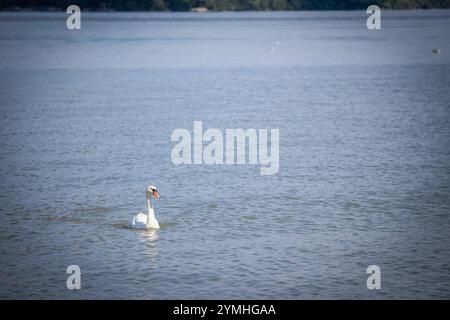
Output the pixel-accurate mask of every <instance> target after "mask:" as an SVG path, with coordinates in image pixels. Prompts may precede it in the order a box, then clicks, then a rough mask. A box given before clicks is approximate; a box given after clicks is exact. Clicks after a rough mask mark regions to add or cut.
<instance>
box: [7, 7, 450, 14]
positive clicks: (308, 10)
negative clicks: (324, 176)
mask: <svg viewBox="0 0 450 320" xmlns="http://www.w3.org/2000/svg"><path fill="white" fill-rule="evenodd" d="M381 9H382V10H389V11H430V10H450V8H439V7H436V8H403V9H399V8H383V7H381ZM81 10H82V11H84V12H117V13H119V12H160V13H187V12H189V13H192V14H207V13H218V12H326V11H361V10H366V9H365V8H364V9H359V8H356V9H302V10H296V9H285V10H208V11H207V12H196V11H192V10H185V11H180V10H114V9H92V8H87V9H83V8H82V7H81ZM65 11H66V9H61V8H46V9H41V8H39V9H36V8H20V9H14V8H8V9H0V12H65Z"/></svg>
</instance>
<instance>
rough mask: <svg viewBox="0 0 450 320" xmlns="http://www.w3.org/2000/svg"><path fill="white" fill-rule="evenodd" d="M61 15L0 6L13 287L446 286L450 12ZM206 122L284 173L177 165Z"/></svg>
mask: <svg viewBox="0 0 450 320" xmlns="http://www.w3.org/2000/svg"><path fill="white" fill-rule="evenodd" d="M66 17H67V15H66V14H65V13H0V75H1V76H0V112H1V117H0V146H1V147H0V150H1V151H0V182H1V183H0V298H8V299H11V298H25V299H30V298H32V299H35V298H50V299H61V298H69V299H82V298H90V299H92V298H117V299H124V298H131V299H164V298H183V299H189V298H192V299H196V298H202V299H209V298H218V299H228V298H238V299H241V298H248V299H257V298H261V299H265V298H268V299H282V298H283V299H304V298H306V299H309V298H333V299H335V298H337V299H340V298H363V299H382V298H383V299H385V298H449V297H450V272H449V271H450V244H449V234H450V232H449V231H450V215H449V213H450V189H449V185H450V144H449V142H450V141H449V139H450V125H449V124H450V93H449V88H450V11H439V10H430V11H383V12H382V29H381V30H372V31H371V30H368V29H367V28H366V18H367V14H366V13H365V12H364V11H361V12H358V11H354V12H262V13H256V12H244V13H207V14H194V13H84V12H82V16H81V19H82V20H81V21H82V22H81V30H71V31H70V30H67V29H66V26H65V24H66V21H65V20H66ZM433 49H440V53H433V52H432V50H433ZM194 121H202V122H203V127H204V129H207V128H218V129H220V130H222V132H225V130H226V129H227V128H255V129H260V128H266V129H271V128H278V129H279V130H280V144H279V147H280V158H279V172H278V174H277V175H272V176H270V175H269V176H263V175H260V173H259V170H260V166H259V165H180V166H176V165H174V164H173V162H172V160H171V151H172V148H173V147H174V145H175V143H174V142H172V141H171V139H170V137H171V133H172V132H173V130H175V129H177V128H186V129H187V130H189V131H190V132H193V124H194ZM149 184H154V185H156V186H157V187H158V189H159V193H160V196H161V199H160V200H159V201H158V202H156V203H155V210H156V216H157V218H158V220H159V222H160V224H161V229H160V230H157V231H155V230H149V231H140V230H133V229H130V228H129V223H130V221H131V219H132V217H133V215H135V214H136V213H137V212H138V211H141V210H142V211H145V210H146V202H145V188H146V187H147V185H149ZM69 265H78V266H79V267H80V269H81V287H82V288H81V290H68V289H67V287H66V279H67V277H68V276H69V275H68V274H66V268H67V267H68V266H69ZM369 265H378V266H379V267H380V269H381V289H380V290H368V289H367V286H366V280H367V277H368V274H366V268H367V267H368V266H369Z"/></svg>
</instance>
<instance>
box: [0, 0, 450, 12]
mask: <svg viewBox="0 0 450 320" xmlns="http://www.w3.org/2000/svg"><path fill="white" fill-rule="evenodd" d="M71 4H76V5H78V6H80V8H82V10H86V9H89V10H115V11H190V10H191V9H192V8H196V7H206V8H208V9H209V10H213V11H245V10H256V11H260V10H361V9H365V8H367V7H368V6H369V5H371V4H376V5H378V6H380V7H381V8H386V9H430V8H450V0H42V1H39V0H0V10H20V9H32V10H65V9H66V8H67V7H68V6H69V5H71Z"/></svg>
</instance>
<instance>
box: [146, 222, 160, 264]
mask: <svg viewBox="0 0 450 320" xmlns="http://www.w3.org/2000/svg"><path fill="white" fill-rule="evenodd" d="M143 234H144V236H145V238H146V240H147V241H146V244H147V245H146V247H147V254H148V256H149V257H150V258H154V257H156V255H157V254H158V246H157V244H158V239H159V234H158V230H156V229H145V230H144V232H143Z"/></svg>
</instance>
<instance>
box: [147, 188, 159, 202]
mask: <svg viewBox="0 0 450 320" xmlns="http://www.w3.org/2000/svg"><path fill="white" fill-rule="evenodd" d="M147 192H148V193H150V194H152V195H153V196H154V197H155V199H159V194H158V189H156V187H155V186H148V187H147Z"/></svg>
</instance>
